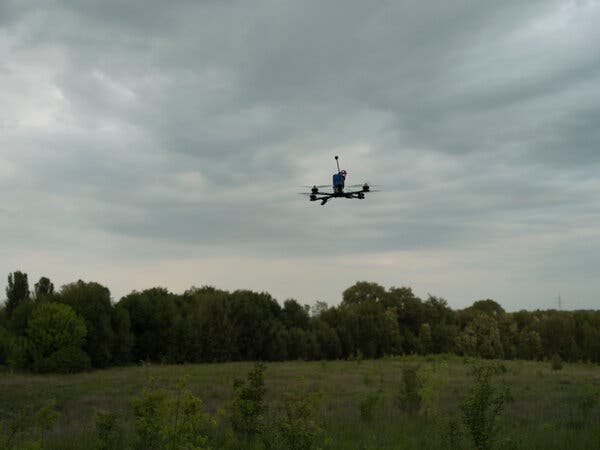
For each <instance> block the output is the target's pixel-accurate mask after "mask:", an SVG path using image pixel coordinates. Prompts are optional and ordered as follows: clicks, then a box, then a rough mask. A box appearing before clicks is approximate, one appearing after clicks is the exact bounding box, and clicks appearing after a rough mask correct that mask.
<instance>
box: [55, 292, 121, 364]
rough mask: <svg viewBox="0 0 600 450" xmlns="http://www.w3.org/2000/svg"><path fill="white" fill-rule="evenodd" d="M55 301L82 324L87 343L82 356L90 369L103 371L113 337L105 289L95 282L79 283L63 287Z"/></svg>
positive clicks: (108, 301) (108, 360)
mask: <svg viewBox="0 0 600 450" xmlns="http://www.w3.org/2000/svg"><path fill="white" fill-rule="evenodd" d="M57 300H58V301H59V302H61V303H64V304H67V305H69V306H70V307H71V308H73V309H74V310H75V312H76V313H77V314H79V315H80V316H81V317H82V318H83V320H84V321H85V326H86V328H87V332H88V334H87V339H86V342H85V345H84V350H85V352H86V353H87V354H88V355H89V356H90V358H91V360H92V366H93V367H106V366H107V365H109V364H110V362H111V360H112V353H111V344H112V343H113V342H114V333H113V330H112V327H111V315H112V305H111V302H110V291H109V290H108V288H106V287H104V286H102V285H101V284H98V283H95V282H89V283H86V282H84V281H82V280H79V281H77V282H75V283H71V284H67V285H65V286H63V287H62V289H61V291H60V294H59V295H58V296H57Z"/></svg>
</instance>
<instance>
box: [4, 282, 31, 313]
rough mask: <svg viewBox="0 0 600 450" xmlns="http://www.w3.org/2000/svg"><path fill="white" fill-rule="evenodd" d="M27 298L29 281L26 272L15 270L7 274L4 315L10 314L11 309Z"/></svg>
mask: <svg viewBox="0 0 600 450" xmlns="http://www.w3.org/2000/svg"><path fill="white" fill-rule="evenodd" d="M28 298H29V282H28V281H27V274H26V273H23V272H21V271H20V270H17V271H16V272H13V273H10V274H8V286H7V287H6V315H7V316H8V318H10V317H11V316H12V313H13V311H14V310H15V309H16V307H17V306H19V303H21V302H22V301H23V300H25V299H28Z"/></svg>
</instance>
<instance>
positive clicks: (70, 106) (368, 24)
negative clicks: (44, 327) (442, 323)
mask: <svg viewBox="0 0 600 450" xmlns="http://www.w3.org/2000/svg"><path fill="white" fill-rule="evenodd" d="M599 24H600V4H599V3H598V2H596V1H532V2H527V4H526V5H524V4H523V2H517V1H507V2H491V1H489V2H477V3H476V4H473V2H466V1H464V2H452V3H448V2H437V3H427V4H424V3H423V2H416V1H415V2H400V3H399V2H386V1H381V2H358V1H356V2H328V1H326V2H322V1H320V2H281V1H262V2H253V3H252V4H249V3H246V2H233V1H231V2H230V1H226V2H211V1H207V2H176V3H175V4H170V3H165V2H158V1H156V2H151V1H144V2H138V3H136V2H127V5H123V4H122V2H116V1H106V2H101V3H98V2H81V1H73V2H69V1H65V2H51V3H49V2H3V3H2V6H0V56H1V58H0V61H2V62H1V63H0V104H1V105H2V108H0V148H1V150H0V215H1V216H2V220H1V221H0V236H2V237H1V238H0V273H5V274H6V273H8V272H9V271H13V270H16V269H22V270H26V271H28V272H30V274H31V276H32V277H38V276H41V275H50V276H52V277H54V278H55V279H56V280H57V282H59V283H60V282H68V281H72V280H74V279H76V278H78V277H84V278H85V277H89V278H91V279H94V280H98V281H102V282H104V283H105V284H107V286H108V287H109V288H111V289H112V291H113V295H114V296H115V297H116V298H118V297H119V296H120V295H122V294H124V293H126V292H128V290H129V289H133V288H138V289H141V288H144V287H149V286H152V285H154V284H162V285H165V286H167V287H169V288H171V289H174V290H182V289H185V288H186V287H189V286H190V285H191V284H216V285H218V286H220V287H223V288H228V289H234V288H237V287H250V288H253V289H259V290H268V291H270V292H272V293H274V294H275V295H276V296H278V297H279V298H280V299H283V298H285V297H296V298H299V299H300V300H301V301H303V302H306V303H312V302H313V301H314V300H317V299H325V300H327V301H329V302H330V303H336V302H337V301H339V299H340V292H341V290H343V289H344V288H346V287H348V286H349V285H350V284H352V283H353V282H354V281H356V280H359V279H369V280H372V281H377V282H380V283H382V284H384V285H386V286H390V285H401V284H406V285H411V286H414V287H415V289H416V290H417V292H418V293H419V294H421V295H425V294H426V292H431V293H432V294H436V295H441V296H444V297H446V298H448V300H449V301H450V303H451V305H453V306H455V307H459V306H464V305H466V304H469V303H470V302H472V301H473V300H475V299H477V298H479V297H493V298H496V299H497V300H498V301H500V302H501V303H502V304H504V305H506V306H507V308H509V309H516V308H519V307H550V306H555V304H554V303H553V302H554V300H555V298H556V296H557V295H558V294H559V292H560V293H561V295H562V297H563V303H566V305H567V306H571V307H573V308H576V307H593V306H595V305H596V304H597V301H596V292H597V291H598V288H600V282H599V281H598V280H597V279H596V276H595V272H596V269H595V268H596V267H597V266H598V263H599V262H600V261H599V259H600V258H599V257H598V256H597V255H599V254H600V253H599V252H598V250H600V231H598V230H600V228H599V227H598V225H600V221H599V218H600V217H599V214H598V206H599V202H598V198H599V196H598V194H599V193H600V182H599V181H598V178H597V173H598V169H599V168H600V152H599V151H598V149H599V148H600V131H599V129H598V123H600V89H598V86H599V85H600V84H599V82H600V58H598V51H597V48H596V45H595V43H596V42H598V41H600V27H599V26H598V25H599ZM335 154H339V155H340V160H341V163H342V165H343V166H344V167H345V168H346V169H347V170H348V171H349V181H351V182H361V181H364V180H369V181H371V182H373V183H377V184H381V185H382V186H383V190H384V191H383V192H381V193H379V194H376V195H373V197H372V198H369V199H368V200H367V201H364V202H358V201H356V202H349V201H347V202H346V201H338V202H331V204H328V205H327V207H325V208H321V207H319V206H318V205H315V204H310V203H309V202H306V201H305V199H304V198H302V197H300V196H298V195H296V191H298V186H300V185H306V184H315V183H316V184H321V183H328V182H329V181H330V177H331V174H332V172H333V170H334V168H335V165H334V161H333V155H335ZM32 284H33V283H32ZM569 301H570V304H569Z"/></svg>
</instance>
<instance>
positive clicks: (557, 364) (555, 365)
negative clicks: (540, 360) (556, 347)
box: [550, 353, 563, 370]
mask: <svg viewBox="0 0 600 450" xmlns="http://www.w3.org/2000/svg"><path fill="white" fill-rule="evenodd" d="M550 364H551V367H552V370H562V368H563V363H562V359H561V358H560V356H559V355H558V353H555V354H554V355H552V359H551V360H550Z"/></svg>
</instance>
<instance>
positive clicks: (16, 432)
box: [0, 400, 59, 450]
mask: <svg viewBox="0 0 600 450" xmlns="http://www.w3.org/2000/svg"><path fill="white" fill-rule="evenodd" d="M54 406H55V401H54V400H51V401H49V402H48V403H47V404H46V405H45V406H43V407H41V408H39V409H37V410H36V409H35V408H34V407H32V406H31V405H27V406H25V407H23V408H21V409H20V410H18V411H16V412H13V413H10V414H9V415H8V420H6V421H5V422H0V448H2V449H6V450H11V449H17V448H18V449H28V450H29V449H37V448H40V449H41V448H42V447H41V442H43V441H44V438H45V435H46V433H47V432H48V431H50V430H51V429H52V428H53V427H54V425H55V424H56V422H57V420H58V416H59V415H58V412H57V411H56V410H55V408H54Z"/></svg>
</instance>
